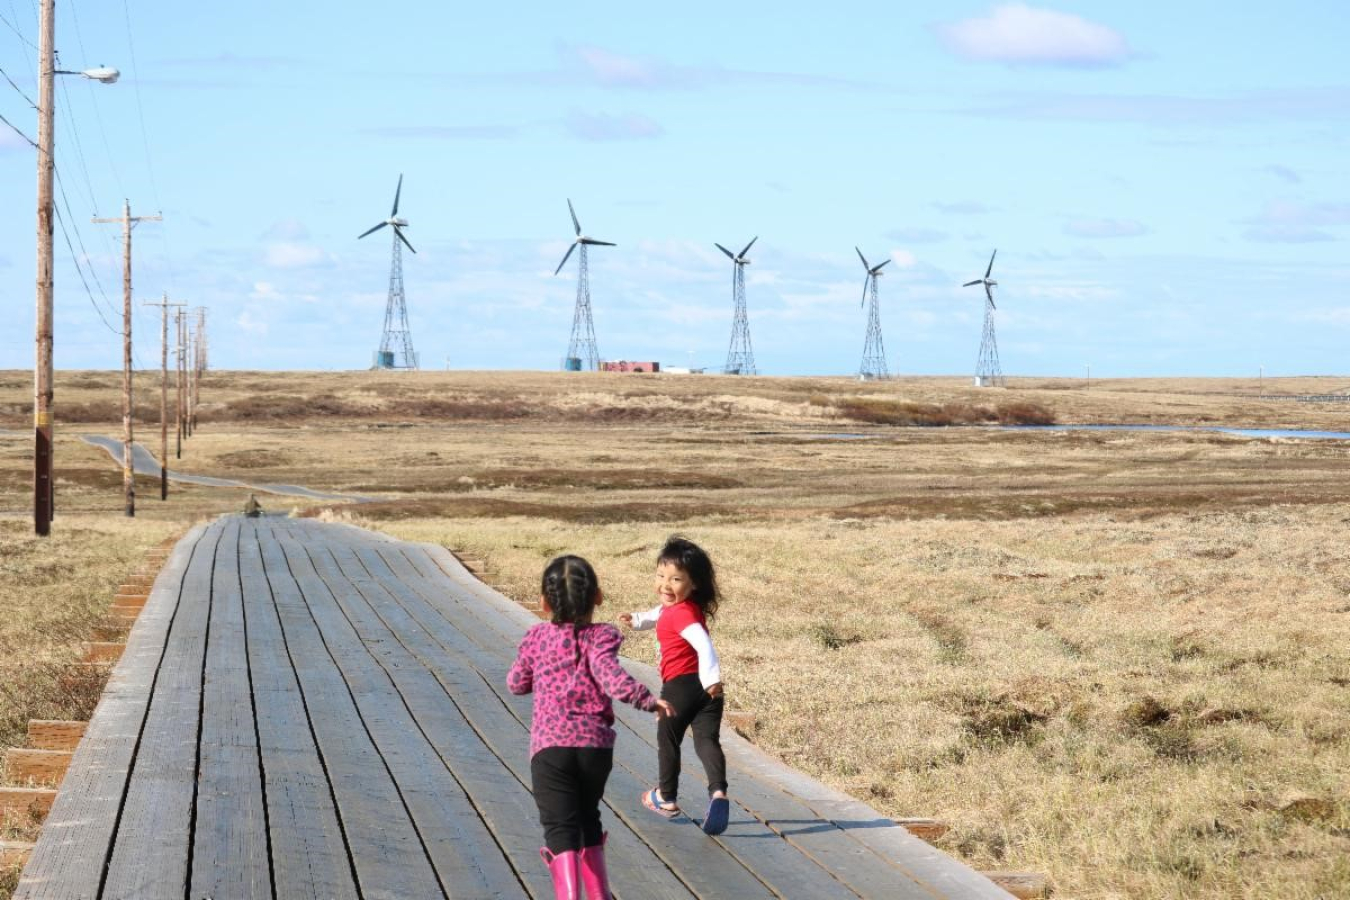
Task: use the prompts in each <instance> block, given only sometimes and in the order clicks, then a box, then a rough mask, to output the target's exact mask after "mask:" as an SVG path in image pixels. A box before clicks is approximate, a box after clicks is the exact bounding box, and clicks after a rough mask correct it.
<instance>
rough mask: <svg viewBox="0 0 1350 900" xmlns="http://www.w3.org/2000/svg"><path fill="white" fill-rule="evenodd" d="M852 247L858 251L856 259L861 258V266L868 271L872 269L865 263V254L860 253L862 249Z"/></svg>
mask: <svg viewBox="0 0 1350 900" xmlns="http://www.w3.org/2000/svg"><path fill="white" fill-rule="evenodd" d="M853 249H854V250H857V252H858V259H861V260H862V261H863V268H864V269H866V270H867V271H869V272H870V271H872V267H871V266H869V265H868V264H867V257H865V256H863V255H862V251H861V250H858V248H857V247H854V248H853Z"/></svg>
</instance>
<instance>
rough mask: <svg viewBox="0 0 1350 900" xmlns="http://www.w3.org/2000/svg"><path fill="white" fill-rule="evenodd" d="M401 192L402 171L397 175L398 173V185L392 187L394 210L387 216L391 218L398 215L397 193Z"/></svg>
mask: <svg viewBox="0 0 1350 900" xmlns="http://www.w3.org/2000/svg"><path fill="white" fill-rule="evenodd" d="M401 193H403V173H402V172H400V173H399V175H398V187H396V188H394V211H393V212H391V213H390V214H389V218H391V219H392V218H394V217H396V216H397V215H398V195H399V194H401Z"/></svg>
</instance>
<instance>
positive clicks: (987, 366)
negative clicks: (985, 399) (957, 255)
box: [961, 248, 1006, 387]
mask: <svg viewBox="0 0 1350 900" xmlns="http://www.w3.org/2000/svg"><path fill="white" fill-rule="evenodd" d="M995 256H998V250H997V248H996V249H995V250H994V252H993V253H992V254H990V256H989V267H988V268H987V269H985V270H984V277H983V278H976V279H975V280H974V281H967V282H966V283H965V284H963V285H961V287H970V286H971V285H976V284H982V285H984V330H983V332H982V333H981V335H980V355H979V358H978V359H976V361H975V384H976V385H978V386H980V387H1003V386H1004V385H1005V384H1006V381H1005V379H1004V378H1003V369H1002V368H1000V367H999V364H998V340H997V339H996V338H995V336H994V311H995V307H994V290H993V289H994V286H995V285H997V284H998V282H997V281H994V280H993V279H992V278H990V277H989V276H990V275H991V274H992V273H993V271H994V257H995Z"/></svg>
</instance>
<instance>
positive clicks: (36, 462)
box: [33, 0, 56, 536]
mask: <svg viewBox="0 0 1350 900" xmlns="http://www.w3.org/2000/svg"><path fill="white" fill-rule="evenodd" d="M54 3H55V0H43V2H42V4H41V6H40V8H39V14H38V152H37V360H36V365H35V367H34V371H33V426H34V432H35V437H36V444H35V446H34V448H33V451H34V452H33V530H34V531H36V532H37V533H38V534H39V535H42V536H46V535H47V534H50V533H51V525H52V512H53V510H52V507H53V506H55V494H56V491H55V488H54V484H55V479H53V478H52V396H53V390H52V381H53V374H54V373H53V368H52V180H53V169H54V166H53V165H52V144H53V137H54V135H53V132H52V128H53V124H54V123H53V113H54V109H55V106H54V104H53V102H52V100H53V96H52V95H53V93H54V90H53V88H54V86H55V81H56V59H55V50H54V49H53V46H52V44H53V42H54V41H55V39H56V36H55V34H56V28H55V20H56V15H55V11H54V10H53V8H52V7H53V5H54Z"/></svg>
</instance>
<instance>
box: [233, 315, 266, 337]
mask: <svg viewBox="0 0 1350 900" xmlns="http://www.w3.org/2000/svg"><path fill="white" fill-rule="evenodd" d="M234 324H236V325H238V326H239V328H240V330H242V331H244V332H246V333H248V334H256V335H266V334H267V323H266V322H260V321H258V320H257V319H255V318H254V317H253V314H252V313H250V312H249V311H248V310H244V311H243V312H241V313H240V314H239V315H238V317H237V318H236V319H235V320H234Z"/></svg>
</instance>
